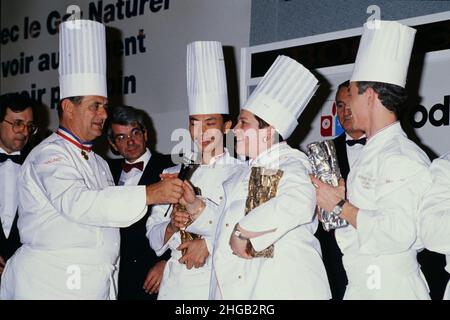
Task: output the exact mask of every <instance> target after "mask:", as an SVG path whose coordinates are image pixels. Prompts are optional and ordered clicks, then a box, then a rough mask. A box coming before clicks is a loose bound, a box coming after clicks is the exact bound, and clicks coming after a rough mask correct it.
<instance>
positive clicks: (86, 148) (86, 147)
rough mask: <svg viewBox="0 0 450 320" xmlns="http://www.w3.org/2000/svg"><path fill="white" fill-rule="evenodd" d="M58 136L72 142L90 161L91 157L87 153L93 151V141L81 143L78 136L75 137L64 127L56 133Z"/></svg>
mask: <svg viewBox="0 0 450 320" xmlns="http://www.w3.org/2000/svg"><path fill="white" fill-rule="evenodd" d="M56 134H57V135H59V136H60V137H61V138H63V139H64V140H66V141H68V142H70V143H71V144H73V145H74V146H76V147H77V148H78V149H80V150H81V155H82V156H83V157H84V158H85V159H86V160H88V159H89V157H88V155H87V153H86V152H91V151H92V145H93V143H92V142H91V141H87V142H86V141H81V140H80V139H79V138H78V137H77V136H75V135H74V134H73V133H72V132H70V131H69V130H67V129H66V128H64V127H59V128H58V130H57V131H56Z"/></svg>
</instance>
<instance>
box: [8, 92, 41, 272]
mask: <svg viewBox="0 0 450 320" xmlns="http://www.w3.org/2000/svg"><path fill="white" fill-rule="evenodd" d="M36 131H37V127H36V126H35V124H34V122H33V107H32V102H31V101H30V100H29V99H28V98H27V97H26V96H24V95H20V94H17V93H11V94H4V95H2V96H0V220H1V224H0V276H1V274H2V273H3V269H4V267H5V263H6V260H8V259H9V258H10V257H11V256H12V255H13V254H14V252H15V251H16V250H17V248H19V247H20V245H21V243H20V237H19V230H18V229H17V218H18V214H17V207H18V197H17V188H16V184H17V177H18V175H19V171H20V166H21V164H22V162H23V160H24V155H23V154H22V149H23V148H24V147H25V145H26V144H27V142H28V139H29V137H30V136H31V135H33V134H35V133H36Z"/></svg>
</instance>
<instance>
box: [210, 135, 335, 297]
mask: <svg viewBox="0 0 450 320" xmlns="http://www.w3.org/2000/svg"><path fill="white" fill-rule="evenodd" d="M251 166H256V167H265V168H271V169H281V170H283V172H284V173H283V176H282V178H281V180H280V182H279V185H278V189H277V195H276V197H274V198H272V199H271V200H269V201H267V202H266V203H264V204H261V205H260V206H258V207H256V208H254V209H253V210H252V211H251V212H249V213H248V214H247V215H244V213H245V202H246V199H247V195H248V183H249V178H250V172H251V167H247V168H244V169H243V170H240V171H238V172H236V173H235V174H233V176H232V177H231V178H230V179H229V180H227V181H226V182H225V184H224V188H225V199H226V202H225V203H224V205H222V208H220V209H219V210H222V211H223V213H222V214H221V217H220V221H219V226H218V228H217V232H216V240H215V242H214V251H213V275H212V279H211V292H210V298H211V299H226V300H228V299H267V300H269V299H330V298H331V293H330V288H329V284H328V279H327V275H326V271H325V268H324V265H323V262H322V259H321V250H320V244H319V241H318V240H317V238H315V237H314V233H315V232H316V230H317V226H318V222H317V217H316V216H315V214H314V210H315V205H316V197H315V189H314V187H313V185H312V184H311V180H310V178H309V174H310V173H311V167H310V164H309V161H308V158H307V157H306V155H305V154H304V153H302V152H300V151H299V150H295V149H293V148H291V147H289V146H288V145H287V144H286V143H285V142H282V143H279V144H276V145H274V146H272V148H271V149H269V150H267V151H265V152H264V153H262V154H260V155H259V156H258V157H257V158H256V159H255V160H254V161H251ZM205 210H210V208H209V207H208V206H207V207H206V208H205ZM237 223H239V225H240V226H241V227H242V228H243V229H245V230H248V231H254V232H259V231H267V230H272V229H276V230H275V231H274V232H270V233H267V234H265V235H262V236H259V237H256V238H252V239H251V243H252V245H253V247H254V249H255V250H256V251H261V250H263V249H265V248H267V247H268V246H270V245H271V244H273V245H274V257H273V258H253V259H242V258H239V257H238V256H236V255H233V253H232V250H231V247H230V244H229V241H230V237H231V234H232V231H233V228H234V226H235V225H236V224H237Z"/></svg>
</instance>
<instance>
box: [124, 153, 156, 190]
mask: <svg viewBox="0 0 450 320" xmlns="http://www.w3.org/2000/svg"><path fill="white" fill-rule="evenodd" d="M151 157H152V154H151V152H150V150H148V149H147V150H146V151H145V153H144V154H143V155H142V156H140V157H139V158H138V159H137V160H136V161H134V162H129V161H128V160H125V163H136V162H139V161H142V162H144V166H143V169H142V171H141V170H139V169H138V168H132V169H131V170H130V171H128V172H125V171H123V170H122V173H121V174H120V178H119V183H118V185H119V186H137V185H138V183H139V180H141V177H142V174H143V173H144V170H145V168H146V167H147V164H148V162H149V161H150V158H151Z"/></svg>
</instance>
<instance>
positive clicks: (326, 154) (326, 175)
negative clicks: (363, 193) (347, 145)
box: [306, 140, 348, 231]
mask: <svg viewBox="0 0 450 320" xmlns="http://www.w3.org/2000/svg"><path fill="white" fill-rule="evenodd" d="M306 153H307V155H308V158H309V161H310V162H311V165H312V170H313V174H314V176H316V177H317V178H318V179H320V180H321V181H322V182H325V183H328V184H330V185H332V186H334V187H337V186H338V182H339V179H340V178H341V171H340V170H339V164H338V161H337V156H336V148H335V147H334V142H333V140H324V141H319V142H313V143H310V144H308V145H307V146H306ZM319 210H320V216H321V218H322V225H323V228H324V229H325V230H326V231H330V230H331V229H337V228H342V227H345V226H347V225H348V222H347V221H346V220H344V219H341V218H339V217H338V216H336V215H335V214H334V213H333V212H328V211H325V210H323V209H322V208H319Z"/></svg>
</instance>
